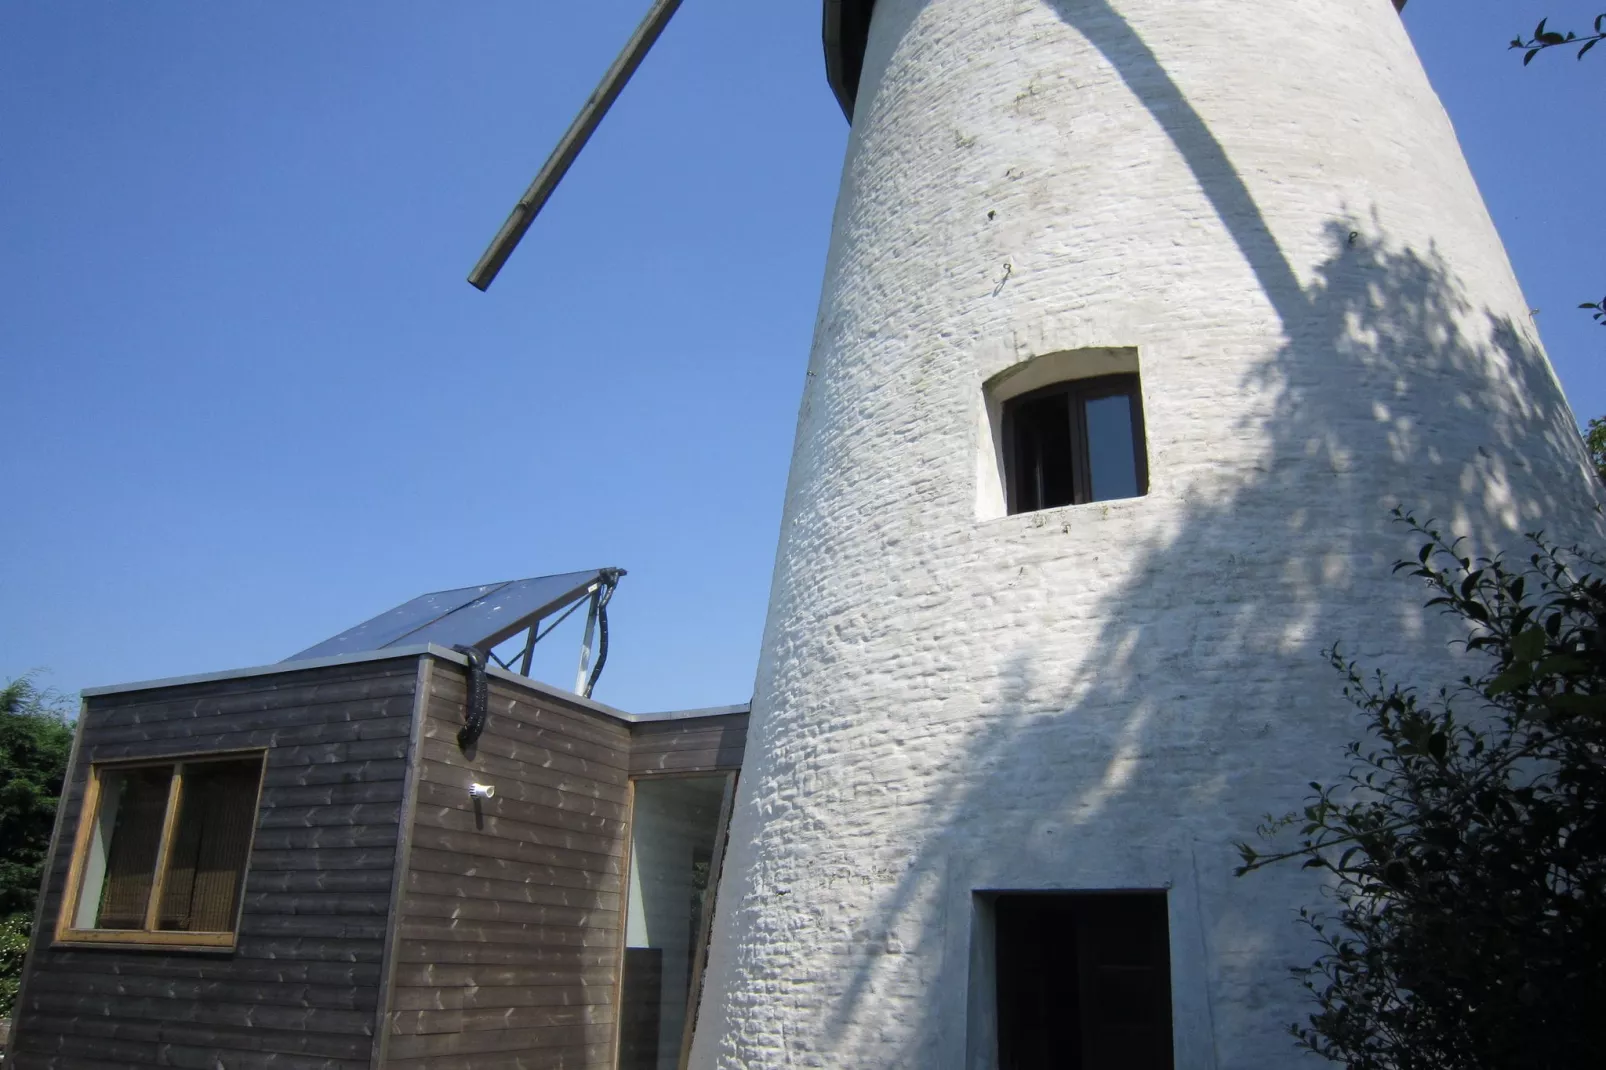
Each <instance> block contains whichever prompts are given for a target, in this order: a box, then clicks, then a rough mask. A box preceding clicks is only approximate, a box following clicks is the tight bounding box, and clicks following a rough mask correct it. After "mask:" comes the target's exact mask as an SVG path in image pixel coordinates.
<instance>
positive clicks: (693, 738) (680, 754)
mask: <svg viewBox="0 0 1606 1070" xmlns="http://www.w3.org/2000/svg"><path fill="white" fill-rule="evenodd" d="M746 748H747V714H745V713H730V714H725V715H723V716H719V717H696V718H687V719H685V720H676V721H648V722H645V723H642V724H635V725H632V726H631V730H630V775H631V776H644V775H648V774H652V773H712V772H717V771H721V770H729V769H740V768H741V767H742V753H743V751H745V750H746Z"/></svg>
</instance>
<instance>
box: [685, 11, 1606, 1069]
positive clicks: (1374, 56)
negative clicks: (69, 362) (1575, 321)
mask: <svg viewBox="0 0 1606 1070" xmlns="http://www.w3.org/2000/svg"><path fill="white" fill-rule="evenodd" d="M1094 347H1135V348H1136V349H1137V351H1138V354H1139V365H1140V371H1141V376H1142V386H1143V405H1144V411H1145V415H1146V420H1147V425H1148V455H1149V465H1150V471H1151V487H1150V491H1149V493H1148V494H1147V496H1145V497H1142V498H1137V499H1131V500H1126V501H1118V502H1107V503H1098V504H1093V505H1086V506H1074V507H1066V508H1059V509H1051V510H1047V511H1044V512H1040V513H1034V514H1030V515H1023V516H1012V517H1001V518H992V519H984V518H983V517H984V514H985V511H984V510H983V511H979V510H978V495H979V494H980V492H981V488H980V487H979V483H985V482H986V477H987V475H988V473H989V471H990V469H989V467H988V466H989V465H991V464H992V463H993V462H992V461H991V449H992V447H991V445H990V442H989V440H988V435H987V433H986V430H985V424H986V421H985V417H984V416H983V415H982V413H983V384H984V383H985V382H987V381H988V380H989V379H991V378H992V377H994V376H996V375H998V374H999V373H1000V372H1003V371H1005V370H1007V369H1009V368H1011V367H1013V366H1015V365H1017V364H1019V363H1020V362H1023V361H1028V360H1031V359H1032V358H1034V357H1039V356H1043V355H1045V354H1050V353H1056V352H1062V351H1067V350H1078V349H1083V348H1094ZM1575 428H1576V425H1575V423H1574V418H1573V415H1572V413H1571V412H1570V411H1569V410H1568V407H1567V404H1566V401H1565V400H1564V398H1563V396H1562V393H1561V390H1560V388H1559V386H1558V384H1557V382H1556V380H1555V377H1554V375H1553V373H1552V371H1551V369H1550V366H1549V363H1548V361H1547V360H1546V358H1545V356H1544V353H1543V351H1542V349H1541V348H1540V344H1539V341H1538V337H1537V334H1536V332H1535V329H1534V326H1533V320H1532V317H1531V316H1530V315H1529V311H1528V305H1527V303H1526V302H1525V301H1524V299H1523V295H1522V293H1521V291H1520V289H1519V287H1518V285H1517V282H1516V279H1515V278H1514V276H1513V274H1512V271H1511V268H1510V266H1509V264H1508V263H1507V260H1506V257H1505V253H1504V251H1503V249H1502V247H1501V244H1500V241H1499V238H1498V236H1497V235H1496V233H1495V230H1494V227H1493V225H1492V223H1491V221H1490V219H1489V217H1488V214H1487V212H1486V211H1485V209H1484V207H1483V204H1482V201H1481V198H1480V196H1479V193H1478V190H1477V188H1476V186H1475V184H1474V182H1473V179H1472V176H1471V174H1470V173H1469V171H1468V168H1467V165H1466V163H1465V161H1464V159H1463V158H1462V155H1461V152H1460V149H1459V147H1458V145H1457V142H1456V137H1455V132H1454V130H1453V129H1452V127H1451V125H1450V122H1449V120H1448V118H1447V117H1446V115H1445V113H1444V111H1443V109H1442V107H1441V106H1440V104H1439V102H1438V99H1437V97H1436V96H1435V95H1434V93H1433V90H1432V88H1431V87H1430V86H1429V84H1428V82H1427V80H1426V77H1425V75H1424V73H1423V71H1422V68H1421V66H1420V64H1419V62H1418V60H1417V58H1416V55H1415V53H1414V51H1413V49H1412V46H1411V44H1410V42H1409V40H1408V38H1407V36H1406V33H1405V30H1404V28H1403V26H1402V25H1401V24H1400V21H1399V18H1398V16H1397V15H1396V14H1395V11H1394V8H1393V6H1392V5H1391V4H1390V3H1389V0H1263V2H1260V3H1254V4H1250V3H1244V2H1242V0H1188V2H1187V3H1177V2H1175V0H879V3H878V4H877V5H876V13H875V18H874V24H873V26H872V29H871V34H870V41H869V49H868V58H867V60H866V64H865V74H864V81H863V86H862V89H861V91H860V95H859V103H858V111H857V118H856V122H855V127H854V131H853V135H852V139H851V143H850V146H849V150H848V157H847V162H846V167H845V172H844V175H843V182H842V193H841V199H840V202H839V205H838V208H837V214H836V220H835V231H834V235H833V239H832V245H831V252H830V257H829V263H828V268H827V274H826V280H825V286H824V293H823V297H822V301H821V308H820V316H819V322H818V328H817V337H816V341H815V344H814V349H813V355H812V358H811V363H810V366H809V371H808V378H807V384H806V387H805V392H804V397H803V402H802V408H801V412H800V415H799V419H798V429H797V442H796V452H795V454H794V457H793V462H792V469H791V475H790V479H789V484H788V490H787V498H786V508H785V515H784V521H783V529H782V533H781V542H780V550H779V555H778V559H777V564H776V571H775V578H774V591H773V595H772V601H771V606H770V612H769V619H768V623H767V627H766V633H765V639H764V647H763V654H762V659H761V665H760V669H759V674H758V679H757V688H756V698H755V704H754V710H753V719H752V724H751V738H750V745H749V748H748V752H747V762H746V767H745V769H744V772H743V778H742V784H741V789H740V793H739V799H738V804H737V809H736V812H735V815H734V819H733V827H732V835H731V843H730V854H729V863H728V865H727V866H726V869H725V878H724V881H723V884H722V887H721V892H720V900H719V910H718V917H717V921H716V936H715V940H714V947H713V951H712V953H711V960H710V964H709V971H708V981H707V989H706V996H705V999H704V1001H703V1010H702V1018H701V1022H700V1024H699V1027H698V1035H697V1040H696V1046H695V1049H694V1053H693V1059H692V1065H693V1066H697V1067H713V1066H718V1067H725V1068H738V1067H740V1068H754V1070H756V1068H768V1067H775V1068H780V1067H787V1068H790V1067H811V1066H819V1067H832V1068H848V1067H853V1068H860V1067H888V1068H890V1067H907V1068H911V1070H931V1068H938V1070H946V1068H954V1070H957V1068H959V1067H961V1066H967V1067H968V1066H976V1067H984V1066H988V1065H990V1063H989V1060H988V1055H987V1052H986V1051H985V1050H976V1044H975V1035H976V1031H977V1029H978V1028H980V1025H979V1024H978V1023H979V1022H980V1020H981V1019H980V1018H979V1017H978V1015H981V1016H983V1017H984V1016H985V1004H986V998H977V997H976V994H975V993H973V992H972V988H973V986H974V980H973V978H974V975H975V973H976V971H975V970H974V969H973V965H974V964H973V961H972V951H971V938H972V926H973V922H974V918H973V912H972V909H971V903H972V899H971V896H972V892H973V891H974V890H976V889H987V888H1038V889H1055V888H1063V889H1076V888H1166V889H1168V891H1169V901H1170V917H1171V927H1172V932H1171V948H1172V963H1173V975H1174V976H1173V992H1174V1002H1175V1007H1176V1028H1175V1036H1176V1051H1177V1065H1178V1066H1179V1067H1188V1068H1191V1067H1221V1068H1228V1067H1231V1068H1234V1070H1239V1068H1256V1067H1266V1068H1270V1067H1282V1066H1287V1065H1290V1064H1291V1063H1292V1062H1294V1061H1295V1060H1296V1059H1297V1058H1298V1055H1297V1054H1296V1052H1295V1051H1294V1050H1293V1048H1292V1047H1291V1041H1290V1040H1289V1038H1288V1037H1287V1035H1286V1027H1287V1025H1288V1024H1289V1023H1290V1022H1293V1021H1295V1020H1296V1019H1301V1018H1302V1017H1303V1013H1304V1011H1303V1008H1302V1003H1301V1000H1300V997H1299V990H1298V988H1297V986H1296V985H1295V984H1294V982H1293V981H1291V980H1290V978H1289V977H1288V974H1287V969H1288V967H1289V966H1292V965H1296V964H1301V963H1308V962H1309V961H1310V960H1311V959H1312V958H1313V957H1314V955H1315V948H1314V947H1313V945H1312V944H1311V943H1310V941H1309V938H1308V937H1307V936H1306V935H1305V933H1304V932H1303V931H1302V930H1301V929H1299V928H1298V927H1297V926H1296V925H1295V924H1294V923H1293V918H1294V914H1295V911H1296V909H1297V908H1298V907H1299V906H1300V905H1302V904H1307V903H1313V902H1319V897H1318V895H1317V887H1316V885H1315V883H1314V881H1313V879H1312V878H1310V876H1309V875H1308V874H1302V873H1299V872H1295V871H1292V870H1290V871H1289V872H1283V873H1277V872H1272V873H1266V874H1261V875H1256V876H1252V877H1249V878H1244V879H1236V878H1234V877H1233V876H1232V874H1231V868H1232V866H1233V864H1234V862H1235V856H1234V853H1233V851H1232V849H1231V846H1230V845H1231V842H1232V841H1234V840H1236V839H1240V838H1251V837H1252V836H1253V830H1254V827H1255V825H1256V823H1257V821H1258V820H1259V819H1260V818H1261V816H1262V815H1263V814H1266V813H1267V812H1275V813H1281V812H1284V811H1286V810H1288V809H1289V808H1291V807H1293V806H1294V805H1295V804H1297V803H1298V802H1299V800H1300V799H1301V797H1302V795H1303V793H1304V792H1305V790H1306V788H1305V785H1306V783H1307V782H1308V781H1310V780H1312V779H1317V778H1321V777H1330V776H1332V775H1333V774H1334V773H1335V771H1337V770H1339V769H1340V768H1341V764H1342V763H1341V757H1342V756H1341V748H1342V745H1343V743H1344V742H1345V741H1346V740H1349V739H1351V738H1354V737H1355V733H1356V732H1357V730H1358V723H1359V722H1358V719H1357V715H1356V714H1355V712H1354V711H1353V710H1352V709H1351V708H1350V707H1349V706H1347V705H1346V704H1345V703H1344V701H1343V699H1342V697H1341V695H1340V694H1339V681H1338V679H1337V677H1336V676H1335V674H1334V673H1333V671H1332V670H1331V669H1330V668H1329V667H1328V665H1327V664H1326V662H1325V659H1324V658H1323V656H1322V650H1323V649H1324V648H1325V647H1327V646H1328V645H1330V644H1332V643H1334V642H1338V643H1341V644H1343V647H1344V648H1345V649H1346V650H1348V651H1351V652H1353V653H1355V654H1357V655H1359V656H1361V657H1362V658H1363V659H1364V660H1365V661H1366V662H1367V663H1368V664H1369V665H1373V666H1376V667H1378V668H1382V669H1385V670H1388V671H1389V672H1391V673H1394V674H1397V675H1398V676H1400V677H1401V678H1404V679H1407V680H1410V681H1413V682H1415V683H1418V684H1419V685H1422V686H1437V685H1438V684H1440V683H1448V682H1451V681H1452V680H1453V678H1454V676H1455V675H1457V674H1458V673H1459V672H1460V671H1461V670H1460V669H1458V667H1457V664H1456V659H1457V657H1458V656H1459V655H1457V654H1455V653H1454V652H1453V651H1451V650H1450V649H1449V648H1448V647H1447V640H1449V639H1450V638H1452V636H1451V633H1450V632H1449V631H1447V628H1448V627H1449V625H1448V624H1447V622H1445V621H1444V620H1442V619H1441V618H1439V617H1437V616H1435V615H1434V614H1432V613H1428V612H1426V611H1424V610H1423V609H1422V605H1421V603H1422V601H1423V597H1424V595H1423V593H1422V591H1421V589H1420V588H1419V587H1417V586H1414V585H1413V583H1412V581H1409V580H1407V579H1402V578H1399V577H1395V576H1393V575H1391V573H1390V566H1391V565H1392V564H1393V563H1394V562H1395V561H1396V560H1398V559H1399V558H1401V557H1402V556H1405V555H1408V554H1410V553H1411V552H1412V551H1413V550H1414V548H1415V543H1414V541H1413V540H1412V539H1411V538H1410V537H1408V535H1407V533H1405V532H1403V531H1401V530H1400V529H1398V528H1397V527H1396V526H1394V525H1392V524H1391V523H1390V521H1389V518H1388V511H1389V509H1390V508H1391V507H1393V506H1394V505H1396V504H1399V505H1404V506H1407V507H1409V508H1411V509H1413V510H1415V511H1417V512H1418V513H1419V514H1421V515H1423V516H1435V517H1438V518H1440V519H1441V520H1442V521H1444V523H1445V524H1446V525H1449V526H1452V527H1453V528H1454V529H1455V530H1456V531H1458V532H1461V533H1464V534H1466V535H1467V536H1469V538H1470V539H1471V543H1470V545H1471V546H1472V547H1473V548H1476V549H1480V550H1491V549H1497V548H1501V547H1510V548H1516V549H1519V550H1520V549H1521V548H1522V545H1523V544H1522V533H1523V532H1525V531H1530V530H1533V529H1536V528H1540V527H1543V528H1544V529H1545V530H1546V531H1547V532H1549V533H1550V534H1552V535H1553V536H1555V537H1557V538H1561V539H1579V538H1589V539H1598V538H1599V537H1600V536H1601V534H1602V530H1601V520H1600V517H1599V514H1598V513H1597V512H1596V508H1595V507H1596V502H1597V498H1598V489H1597V487H1596V485H1595V482H1594V480H1593V478H1592V477H1591V475H1590V473H1589V471H1588V468H1587V465H1586V459H1585V457H1584V455H1583V452H1582V450H1581V447H1580V445H1579V442H1578V435H1577V433H1576V429H1575ZM983 997H985V994H983ZM983 1048H984V1046H983Z"/></svg>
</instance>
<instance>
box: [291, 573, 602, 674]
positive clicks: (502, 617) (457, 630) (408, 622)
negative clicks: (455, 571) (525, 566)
mask: <svg viewBox="0 0 1606 1070" xmlns="http://www.w3.org/2000/svg"><path fill="white" fill-rule="evenodd" d="M616 571H617V570H614V569H592V570H590V571H587V572H565V573H563V574H561V575H557V576H536V577H533V578H531V579H524V580H509V581H506V582H503V583H491V584H485V585H484V586H480V587H460V588H458V589H456V590H452V591H436V592H435V593H433V594H426V595H420V596H419V597H417V598H414V599H413V600H412V601H410V602H404V603H402V604H401V605H399V606H397V607H396V608H395V609H390V610H386V611H385V612H384V613H381V614H379V616H377V617H374V618H373V619H371V620H366V621H364V622H363V623H361V624H359V625H357V626H356V627H355V628H348V629H347V630H346V631H343V632H341V633H340V634H339V635H337V636H334V637H333V638H331V639H325V640H324V641H323V642H321V643H318V644H317V645H315V646H310V647H308V648H307V649H305V650H303V651H301V652H300V653H299V654H294V655H292V656H290V657H288V658H286V659H285V660H286V661H307V660H310V659H312V658H333V657H339V656H340V655H342V654H359V653H365V652H367V651H371V650H383V649H385V648H386V647H400V646H415V645H419V644H423V643H435V644H437V645H439V646H445V647H453V646H472V647H477V648H479V649H480V650H489V649H490V648H491V647H494V646H496V645H497V644H498V643H500V642H502V641H503V640H505V639H507V638H508V637H509V636H512V635H514V634H515V633H517V632H519V631H521V630H522V629H525V628H528V627H529V626H530V624H531V623H532V622H534V621H538V620H540V619H541V618H542V617H544V616H546V615H547V614H548V613H551V612H553V611H554V610H557V609H561V608H563V607H564V606H566V605H568V604H569V603H571V602H573V601H575V600H576V599H577V598H580V597H581V596H583V595H584V594H586V593H587V592H588V591H589V590H590V589H591V588H592V586H593V585H595V584H597V583H600V582H602V581H603V579H604V574H605V573H613V572H616Z"/></svg>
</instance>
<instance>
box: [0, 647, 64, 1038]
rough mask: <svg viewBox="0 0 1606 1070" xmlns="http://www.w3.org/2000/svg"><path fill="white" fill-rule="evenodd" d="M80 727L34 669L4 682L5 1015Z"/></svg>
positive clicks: (0, 792) (1, 910) (0, 832)
mask: <svg viewBox="0 0 1606 1070" xmlns="http://www.w3.org/2000/svg"><path fill="white" fill-rule="evenodd" d="M72 734H73V733H72V728H71V726H69V725H68V724H67V719H66V716H65V714H64V711H63V709H62V703H61V699H60V696H58V695H56V694H55V692H52V691H41V690H40V689H39V688H38V687H36V686H34V682H33V680H32V679H30V678H29V677H27V676H24V677H22V678H21V679H20V680H13V681H11V682H10V683H9V684H7V685H6V686H5V687H3V688H0V1017H5V1016H6V1015H7V1014H9V1013H10V1011H11V1002H12V1000H14V999H16V996H17V984H18V980H19V978H21V976H22V957H23V954H24V952H25V951H26V950H27V947H28V932H29V927H30V926H31V925H32V924H33V912H34V901H35V900H36V899H37V898H38V895H39V875H40V868H41V867H42V866H43V865H44V861H45V853H46V852H47V851H48V850H49V849H50V833H51V830H52V828H53V826H54V825H55V821H56V803H57V801H58V800H59V799H60V797H61V784H62V779H63V777H65V775H66V772H67V759H68V757H69V756H70V755H71V753H72Z"/></svg>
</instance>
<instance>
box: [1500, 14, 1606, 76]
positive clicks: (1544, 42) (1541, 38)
mask: <svg viewBox="0 0 1606 1070" xmlns="http://www.w3.org/2000/svg"><path fill="white" fill-rule="evenodd" d="M1549 21H1550V20H1549V19H1548V18H1544V19H1540V20H1539V25H1537V26H1535V27H1534V32H1533V36H1532V37H1530V38H1528V39H1527V40H1524V39H1523V37H1522V35H1521V34H1518V35H1517V36H1516V37H1514V38H1512V39H1511V45H1510V47H1511V48H1516V49H1524V50H1525V51H1524V52H1523V56H1522V65H1523V66H1524V67H1526V66H1527V65H1528V64H1530V63H1532V62H1533V58H1534V57H1535V56H1537V55H1539V53H1541V52H1543V51H1544V50H1545V49H1547V48H1556V47H1559V46H1561V45H1571V44H1577V45H1579V46H1580V47H1579V49H1578V56H1577V58H1578V59H1583V58H1584V56H1585V54H1586V53H1588V52H1589V50H1590V49H1592V48H1594V47H1595V46H1596V45H1597V44H1599V43H1600V41H1601V40H1602V38H1606V14H1601V15H1597V16H1596V17H1595V32H1594V33H1593V34H1591V35H1588V36H1585V37H1579V36H1578V35H1577V34H1576V33H1574V32H1573V31H1571V30H1568V31H1566V32H1565V33H1558V32H1556V31H1555V30H1549V29H1546V28H1545V27H1546V24H1547V23H1548V22H1549Z"/></svg>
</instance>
